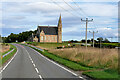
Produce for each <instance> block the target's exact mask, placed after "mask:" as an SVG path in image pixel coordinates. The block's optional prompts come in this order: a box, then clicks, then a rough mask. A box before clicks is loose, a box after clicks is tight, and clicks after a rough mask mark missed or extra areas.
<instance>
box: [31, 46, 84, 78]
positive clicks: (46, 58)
mask: <svg viewBox="0 0 120 80" xmlns="http://www.w3.org/2000/svg"><path fill="white" fill-rule="evenodd" d="M31 49H32V48H31ZM33 50H34V49H33ZM34 51H35V52H37V53H38V54H39V55H40V56H42V57H43V58H45V59H47V60H48V61H50V62H52V63H53V64H55V65H57V66H59V67H60V68H62V69H64V70H66V71H68V72H69V73H72V74H73V75H74V76H78V75H77V74H76V73H74V72H72V71H70V70H69V69H67V68H65V67H63V66H61V65H59V64H58V63H56V62H54V61H52V60H50V59H49V58H47V57H45V56H44V55H42V54H41V53H39V52H38V51H36V50H34ZM78 77H79V78H81V79H84V78H83V77H82V76H78ZM84 80H86V79H84Z"/></svg>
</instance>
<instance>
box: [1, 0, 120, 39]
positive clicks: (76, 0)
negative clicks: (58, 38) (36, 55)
mask: <svg viewBox="0 0 120 80" xmlns="http://www.w3.org/2000/svg"><path fill="white" fill-rule="evenodd" d="M118 1H119V0H99V1H98V0H27V1H26V0H19V1H17V0H11V1H9V0H2V1H1V2H0V14H1V15H0V30H1V31H0V34H2V36H4V37H5V36H8V35H9V34H10V33H14V34H18V33H20V32H23V31H29V30H36V29H37V26H38V25H50V26H53V25H54V26H57V24H58V19H59V16H60V14H61V15H62V24H63V28H62V31H63V32H62V34H63V41H66V40H81V39H85V30H86V24H85V22H82V21H81V19H83V20H85V19H86V18H88V19H89V20H91V19H93V21H92V22H89V23H88V34H87V35H88V39H91V38H92V33H89V31H91V32H92V31H95V32H97V31H98V33H95V39H96V38H98V37H103V38H108V39H109V40H111V39H110V38H109V37H117V36H118ZM112 41H117V38H113V40H112Z"/></svg>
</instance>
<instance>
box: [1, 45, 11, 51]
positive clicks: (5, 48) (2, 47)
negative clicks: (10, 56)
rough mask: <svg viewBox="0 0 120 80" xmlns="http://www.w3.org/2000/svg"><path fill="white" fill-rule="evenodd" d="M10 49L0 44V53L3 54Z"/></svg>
mask: <svg viewBox="0 0 120 80" xmlns="http://www.w3.org/2000/svg"><path fill="white" fill-rule="evenodd" d="M9 49H10V45H8V44H3V43H0V53H4V52H6V51H8V50H9Z"/></svg>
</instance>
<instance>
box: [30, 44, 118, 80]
mask: <svg viewBox="0 0 120 80" xmlns="http://www.w3.org/2000/svg"><path fill="white" fill-rule="evenodd" d="M29 44H32V45H34V46H36V47H39V48H42V49H45V50H48V52H49V53H52V54H54V55H57V56H60V57H62V58H64V59H68V60H70V61H73V62H76V63H78V64H81V65H82V66H84V67H86V68H87V67H89V68H94V69H93V70H88V71H85V72H83V74H86V75H88V76H90V77H94V78H115V77H118V75H117V70H118V49H115V48H113V49H108V48H101V49H99V48H92V47H88V48H87V49H86V48H85V47H84V46H79V45H76V46H75V47H73V48H64V49H56V47H58V46H67V45H68V44H69V43H62V44H59V43H29ZM71 45H72V44H71ZM74 67H75V66H74ZM78 70H79V69H78ZM83 71H84V70H83ZM102 74H104V76H103V75H102ZM105 75H106V76H105Z"/></svg>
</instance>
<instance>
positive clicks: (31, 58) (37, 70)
mask: <svg viewBox="0 0 120 80" xmlns="http://www.w3.org/2000/svg"><path fill="white" fill-rule="evenodd" d="M23 48H24V47H23ZM24 49H25V48H24ZM25 51H26V52H27V53H28V56H29V58H30V60H31V62H32V64H33V66H34V68H35V70H36V72H37V74H38V76H39V78H40V79H41V80H43V78H42V76H41V75H39V74H40V73H39V71H38V69H37V68H36V67H35V64H34V62H33V60H32V58H31V56H30V54H29V52H28V51H27V50H26V49H25Z"/></svg>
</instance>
